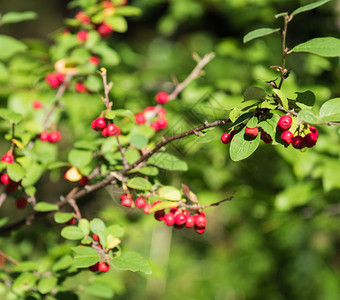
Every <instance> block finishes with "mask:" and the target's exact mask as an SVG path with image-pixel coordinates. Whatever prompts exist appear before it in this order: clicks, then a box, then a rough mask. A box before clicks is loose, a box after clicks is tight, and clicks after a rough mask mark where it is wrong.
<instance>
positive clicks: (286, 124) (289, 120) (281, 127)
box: [277, 115, 293, 132]
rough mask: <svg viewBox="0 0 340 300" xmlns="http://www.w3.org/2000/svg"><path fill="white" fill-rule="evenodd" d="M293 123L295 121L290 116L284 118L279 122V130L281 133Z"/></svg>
mask: <svg viewBox="0 0 340 300" xmlns="http://www.w3.org/2000/svg"><path fill="white" fill-rule="evenodd" d="M292 123H293V119H292V117H291V116H289V115H284V116H282V117H281V118H280V119H279V121H278V122H277V129H278V130H279V131H281V132H283V131H285V130H287V129H289V128H290V126H291V125H292Z"/></svg>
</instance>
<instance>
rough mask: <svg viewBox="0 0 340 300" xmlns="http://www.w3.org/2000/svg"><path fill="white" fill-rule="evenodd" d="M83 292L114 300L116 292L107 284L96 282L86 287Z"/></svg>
mask: <svg viewBox="0 0 340 300" xmlns="http://www.w3.org/2000/svg"><path fill="white" fill-rule="evenodd" d="M83 291H84V292H85V293H88V294H90V295H92V296H96V297H102V298H106V299H113V296H114V291H113V289H112V287H111V286H110V285H109V284H107V283H105V282H100V281H97V282H94V283H92V284H90V285H85V286H84V289H83Z"/></svg>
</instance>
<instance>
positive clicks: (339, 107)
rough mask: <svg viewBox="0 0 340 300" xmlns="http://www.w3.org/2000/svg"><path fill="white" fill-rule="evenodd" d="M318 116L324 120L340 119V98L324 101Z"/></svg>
mask: <svg viewBox="0 0 340 300" xmlns="http://www.w3.org/2000/svg"><path fill="white" fill-rule="evenodd" d="M320 117H321V118H322V120H324V121H334V122H339V121H340V98H334V99H331V100H328V101H326V102H325V103H324V104H322V106H321V108H320Z"/></svg>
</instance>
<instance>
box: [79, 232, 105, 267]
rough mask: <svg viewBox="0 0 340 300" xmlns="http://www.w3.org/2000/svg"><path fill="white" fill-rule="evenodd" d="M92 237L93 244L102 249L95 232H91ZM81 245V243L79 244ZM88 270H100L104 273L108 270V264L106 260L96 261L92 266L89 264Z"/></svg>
mask: <svg viewBox="0 0 340 300" xmlns="http://www.w3.org/2000/svg"><path fill="white" fill-rule="evenodd" d="M92 239H93V245H94V246H96V247H97V248H99V249H102V248H103V246H102V245H101V244H100V242H99V236H98V235H96V234H94V233H93V234H92ZM79 246H83V245H79ZM89 270H90V271H91V272H98V271H99V272H102V273H105V272H107V271H109V270H110V265H109V264H108V263H107V262H97V263H95V264H94V265H92V266H89Z"/></svg>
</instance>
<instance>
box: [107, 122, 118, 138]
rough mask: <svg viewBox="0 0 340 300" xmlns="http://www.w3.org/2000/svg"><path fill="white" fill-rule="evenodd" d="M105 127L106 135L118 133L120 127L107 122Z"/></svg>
mask: <svg viewBox="0 0 340 300" xmlns="http://www.w3.org/2000/svg"><path fill="white" fill-rule="evenodd" d="M105 129H106V134H107V136H112V135H120V128H119V127H118V126H117V125H115V124H109V125H107V126H106V128H105Z"/></svg>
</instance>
